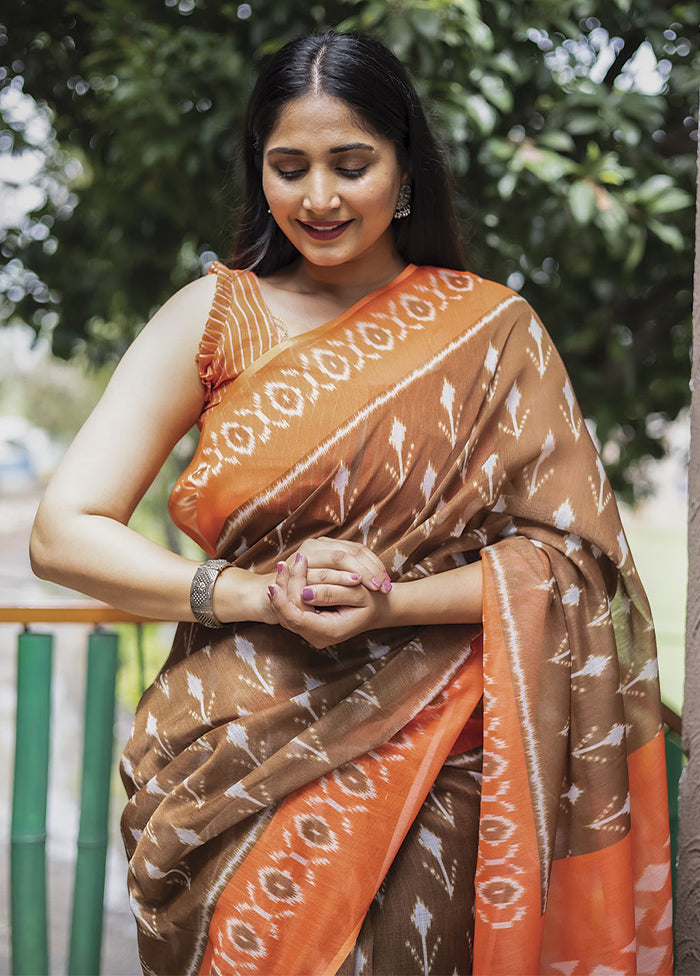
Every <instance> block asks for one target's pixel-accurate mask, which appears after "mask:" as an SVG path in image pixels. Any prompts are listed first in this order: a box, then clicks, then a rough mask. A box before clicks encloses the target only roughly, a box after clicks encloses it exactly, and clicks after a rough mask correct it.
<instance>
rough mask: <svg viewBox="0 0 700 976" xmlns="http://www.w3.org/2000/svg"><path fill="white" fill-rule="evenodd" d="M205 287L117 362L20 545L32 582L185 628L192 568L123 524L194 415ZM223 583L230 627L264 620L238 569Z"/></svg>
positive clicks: (260, 597) (182, 294)
mask: <svg viewBox="0 0 700 976" xmlns="http://www.w3.org/2000/svg"><path fill="white" fill-rule="evenodd" d="M214 288H215V280H214V278H213V277H208V278H202V279H200V280H199V281H196V282H193V283H192V284H190V285H188V286H186V287H185V288H183V289H182V290H181V291H179V292H178V293H177V294H176V295H174V296H173V297H172V298H171V299H170V301H168V302H167V303H166V304H165V305H164V306H163V307H162V308H161V309H160V311H159V312H158V313H157V314H156V315H155V316H154V317H153V319H152V320H151V321H150V322H149V323H148V325H146V327H145V328H144V329H143V331H142V332H141V334H140V335H139V337H138V338H137V339H136V340H135V342H134V343H133V344H132V346H131V347H130V348H129V350H128V351H127V353H126V354H125V356H124V358H123V359H122V361H121V362H120V364H119V366H118V367H117V369H116V371H115V373H114V376H113V377H112V379H111V381H110V383H109V386H108V387H107V389H106V391H105V393H104V395H103V397H102V399H101V400H100V402H99V403H98V405H97V407H96V408H95V410H94V411H93V413H92V414H91V416H90V418H89V419H88V420H87V422H86V423H85V425H84V426H83V428H82V429H81V431H80V432H79V434H78V435H77V437H76V438H75V441H74V442H73V444H72V445H71V447H70V448H69V450H68V452H67V453H66V456H65V458H64V459H63V461H62V463H61V464H60V466H59V468H58V470H57V471H56V473H55V475H54V477H53V479H52V481H51V483H50V485H49V486H48V488H47V490H46V493H45V495H44V498H43V500H42V502H41V505H40V506H39V510H38V513H37V516H36V520H35V523H34V528H33V531H32V538H31V543H30V555H31V560H32V568H33V569H34V572H35V573H36V574H37V575H38V576H40V577H42V578H44V579H50V580H53V581H54V582H57V583H62V584H63V585H65V586H69V587H71V588H73V589H76V590H80V591H81V592H83V593H86V594H88V595H89V596H93V597H96V598H97V599H100V600H104V601H105V602H107V603H111V604H113V605H114V606H117V607H121V608H123V609H125V610H128V611H131V612H132V613H138V614H143V615H144V616H153V617H156V618H159V619H163V620H192V619H193V618H192V613H191V610H190V606H189V591H190V585H191V582H192V577H193V575H194V572H195V569H196V567H197V563H196V562H194V561H193V560H190V559H186V558H184V557H182V556H178V555H176V554H175V553H172V552H169V551H168V550H167V549H164V548H162V547H161V546H159V545H157V544H156V543H153V542H151V541H150V540H148V539H145V538H144V537H143V536H141V535H139V534H138V533H136V532H134V531H133V530H132V529H129V528H128V522H129V519H130V518H131V515H132V514H133V511H134V509H135V508H136V506H137V504H138V502H139V501H140V499H141V498H142V497H143V495H144V493H145V491H146V489H147V488H148V486H149V485H150V484H151V482H152V481H153V479H154V477H155V476H156V474H157V473H158V471H159V470H160V468H161V466H162V464H163V462H164V461H165V459H166V457H167V456H168V454H169V452H170V451H171V449H172V448H173V446H174V445H175V444H176V443H177V441H178V440H179V439H180V438H181V437H182V436H183V435H184V434H185V433H186V432H187V430H189V429H190V427H191V426H192V425H193V424H194V423H195V421H196V420H197V418H198V416H199V414H200V412H201V409H202V404H203V398H204V390H203V387H202V384H201V382H200V379H199V375H198V371H197V366H196V363H195V355H196V353H197V349H198V345H199V340H200V338H201V335H202V332H203V329H204V326H205V323H206V319H207V314H208V310H209V308H210V307H211V303H212V299H213V295H214ZM229 575H235V576H236V577H237V578H238V579H237V581H236V582H237V584H238V585H237V586H233V587H232V583H233V580H227V587H226V589H229V588H231V589H235V590H236V607H237V609H238V614H239V615H237V616H236V617H235V619H256V617H257V619H261V618H262V617H265V616H266V615H269V609H268V608H266V607H265V606H264V604H265V600H264V587H262V586H260V585H258V587H257V588H253V587H251V586H250V584H251V579H250V575H251V574H249V573H246V572H245V571H243V570H233V569H231V570H227V571H226V573H225V574H223V575H222V579H223V576H229ZM217 589H218V584H217ZM222 589H223V588H222ZM229 619H234V618H233V617H231V616H229Z"/></svg>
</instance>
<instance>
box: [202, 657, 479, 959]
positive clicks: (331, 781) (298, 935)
mask: <svg viewBox="0 0 700 976" xmlns="http://www.w3.org/2000/svg"><path fill="white" fill-rule="evenodd" d="M480 644H481V641H480V640H477V641H475V642H474V644H473V645H472V646H473V653H472V655H471V657H470V658H469V660H468V661H467V662H466V664H465V665H464V666H463V667H462V668H461V670H460V671H459V673H458V674H457V676H456V677H455V678H454V679H453V681H452V682H451V683H450V684H449V685H448V686H447V688H445V690H444V691H443V692H442V693H441V694H440V695H439V696H438V698H437V699H436V700H435V701H434V702H433V703H431V704H430V705H429V706H428V707H427V708H425V709H423V711H421V712H420V714H419V715H417V716H416V717H415V718H414V719H413V720H412V721H411V722H409V723H408V725H406V726H405V727H404V728H403V729H402V730H401V732H399V733H398V734H397V735H396V736H394V738H393V739H391V740H390V741H389V742H387V743H385V744H384V745H382V746H380V747H378V748H376V749H374V750H372V751H371V752H369V753H367V754H365V755H363V756H360V757H359V758H358V759H355V760H354V761H353V762H352V763H348V764H346V765H345V766H343V767H341V768H340V769H338V770H334V771H333V772H331V773H329V774H327V775H324V776H322V777H321V778H320V779H318V780H315V781H314V782H312V783H310V784H309V785H308V786H305V787H303V788H302V789H300V790H297V791H295V792H294V793H292V794H290V795H289V797H288V798H287V799H286V800H285V802H284V803H283V804H282V806H281V807H280V809H279V810H278V812H277V813H276V815H275V817H274V818H273V820H272V821H271V823H270V824H269V825H268V827H267V829H266V830H265V833H264V834H263V836H262V838H261V839H260V841H259V842H258V843H257V844H256V846H255V847H254V848H253V850H252V851H251V852H250V854H249V855H248V857H247V858H246V859H245V861H244V862H243V864H242V865H241V867H240V868H239V869H238V871H237V872H236V874H235V875H234V877H233V878H232V879H231V881H230V882H229V884H228V885H227V887H226V888H225V889H224V891H223V893H222V894H221V896H220V897H219V900H218V902H217V907H216V909H215V911H214V915H213V917H212V920H211V923H210V926H209V938H208V943H207V948H206V952H205V955H204V958H203V961H202V965H201V968H200V974H202V976H209V974H214V973H217V974H225V973H226V974H234V973H235V974H237V976H288V974H289V973H292V972H295V973H304V974H308V976H332V974H333V973H335V972H336V971H337V968H338V967H339V966H340V965H341V964H342V962H343V960H344V958H345V956H346V955H347V953H348V952H349V951H350V950H351V948H352V945H353V943H354V941H355V939H356V937H357V933H358V932H359V929H360V927H361V925H362V921H363V919H364V916H365V914H366V912H367V909H368V908H369V905H370V903H371V901H372V899H373V898H374V896H375V894H376V892H377V890H378V888H379V886H380V884H381V882H382V880H383V878H384V875H385V874H386V871H387V870H388V868H389V866H390V864H391V862H392V861H393V859H394V857H395V855H396V852H397V851H398V849H399V847H400V846H401V843H402V841H403V839H404V837H405V835H406V833H407V832H408V830H409V828H410V826H411V824H412V822H413V820H414V819H415V817H416V815H417V813H418V810H419V809H420V807H421V805H422V804H423V801H424V800H425V797H426V796H427V794H428V792H429V791H430V788H431V786H432V784H433V782H434V780H435V777H436V776H437V774H438V772H439V770H440V768H441V767H442V765H443V764H444V762H445V759H446V758H447V756H448V755H449V753H450V751H451V749H452V747H453V744H454V743H455V741H456V739H457V738H458V736H459V735H460V732H461V731H462V729H463V728H464V726H465V724H466V723H467V721H468V720H469V718H470V716H471V714H472V712H473V711H474V709H475V708H476V706H477V705H478V703H479V701H480V699H481V696H482V690H483V686H482V657H481V648H480ZM358 849H361V850H362V857H361V858H358V857H357V851H358ZM330 892H332V895H333V897H332V898H331V897H329V896H328V895H329V893H330Z"/></svg>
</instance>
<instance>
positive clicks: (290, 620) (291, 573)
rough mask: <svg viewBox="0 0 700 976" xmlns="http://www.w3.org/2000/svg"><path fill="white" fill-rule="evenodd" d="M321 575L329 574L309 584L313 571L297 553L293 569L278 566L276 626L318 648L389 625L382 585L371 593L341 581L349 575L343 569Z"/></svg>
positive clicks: (273, 604) (273, 593) (273, 598)
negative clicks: (289, 631) (340, 579)
mask: <svg viewBox="0 0 700 976" xmlns="http://www.w3.org/2000/svg"><path fill="white" fill-rule="evenodd" d="M328 541H330V540H328ZM311 572H313V571H311ZM321 572H326V573H327V574H328V578H327V579H326V580H325V581H324V582H322V583H317V584H314V585H310V579H309V575H310V571H309V567H308V563H307V559H306V556H305V555H304V554H303V553H302V552H299V553H297V555H296V557H295V559H294V562H293V565H292V567H291V568H290V567H289V566H288V565H287V563H283V562H282V563H278V565H277V576H276V579H275V583H274V584H273V585H271V586H270V587H269V603H270V608H271V609H272V611H273V612H274V614H275V617H276V622H277V623H279V624H281V625H282V626H283V627H286V629H287V630H291V631H292V632H293V633H296V634H299V635H300V636H301V637H303V638H304V639H305V640H307V641H308V642H309V644H311V645H312V647H317V648H319V649H320V648H323V647H328V646H329V645H331V644H338V643H340V642H341V641H345V640H349V639H350V638H351V637H355V636H356V635H357V634H361V633H364V632H365V631H367V630H374V629H376V628H378V627H383V626H387V625H388V620H386V619H385V617H386V615H387V601H386V596H385V594H384V592H383V591H382V588H381V586H380V587H379V589H376V588H375V589H374V590H369V589H368V588H367V587H366V586H361V585H359V583H360V580H353V582H352V583H351V584H348V583H343V582H338V581H337V578H340V577H342V576H343V575H344V574H346V571H344V570H332V571H329V570H323V571H321ZM372 572H374V570H372ZM331 573H333V574H335V575H334V576H331V575H330V574H331ZM351 575H359V574H351Z"/></svg>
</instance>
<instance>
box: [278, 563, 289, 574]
mask: <svg viewBox="0 0 700 976" xmlns="http://www.w3.org/2000/svg"><path fill="white" fill-rule="evenodd" d="M286 568H287V564H286V563H277V572H278V573H283V572H284V571H285V569H286Z"/></svg>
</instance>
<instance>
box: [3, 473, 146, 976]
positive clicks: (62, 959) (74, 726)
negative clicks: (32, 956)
mask: <svg viewBox="0 0 700 976" xmlns="http://www.w3.org/2000/svg"><path fill="white" fill-rule="evenodd" d="M38 501H39V493H38V491H37V490H34V489H30V490H24V491H18V490H15V491H13V492H8V491H5V492H0V602H2V603H19V602H25V601H37V600H42V599H56V598H58V597H59V596H60V595H63V596H64V597H68V598H71V599H75V594H74V593H72V592H70V591H66V590H63V589H62V588H60V587H56V586H52V585H49V584H45V583H42V582H40V581H39V580H37V579H35V578H34V577H33V576H32V573H31V569H30V567H29V557H28V554H27V545H28V539H29V531H30V528H31V524H32V520H33V517H34V512H35V511H36V506H37V504H38ZM18 632H19V627H14V626H11V625H4V624H3V625H2V626H0V830H1V831H2V843H0V976H7V974H9V973H10V958H9V957H10V919H9V901H8V899H9V860H10V858H9V853H10V819H11V807H10V802H11V796H12V775H13V772H12V767H13V751H14V735H15V733H14V717H15V648H16V639H17V634H18ZM86 639H87V628H84V627H80V626H72V625H63V626H61V627H57V628H56V630H55V642H54V659H53V666H54V667H53V690H52V694H53V700H52V716H51V720H52V730H51V737H52V746H51V766H50V774H49V775H50V782H49V799H48V813H47V821H48V843H47V851H48V865H49V940H50V965H51V973H56V974H57V973H65V972H66V968H67V953H68V941H69V928H70V913H71V893H72V888H73V871H74V865H75V847H76V838H77V833H78V817H79V809H78V804H79V789H80V764H81V751H82V712H83V693H84V680H85V655H86ZM130 723H131V716H130V715H128V714H126V713H124V712H120V713H118V715H117V722H116V747H115V763H114V765H115V777H114V781H113V789H112V802H111V817H110V820H111V823H110V850H109V855H108V861H107V882H106V893H105V918H104V929H103V931H104V938H103V949H102V973H103V974H104V976H137V974H139V973H140V972H141V968H140V966H139V962H138V953H137V950H136V929H135V924H134V921H133V918H132V916H131V911H130V909H129V904H128V899H127V894H126V882H125V879H126V861H125V858H124V853H123V850H122V847H121V840H120V838H119V825H118V821H119V815H120V813H121V807H122V805H123V801H124V793H123V790H122V787H121V784H120V782H119V779H118V776H117V774H116V762H117V755H118V753H119V751H120V750H121V748H122V746H123V744H124V742H125V741H126V739H127V737H128V735H129V728H130Z"/></svg>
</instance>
